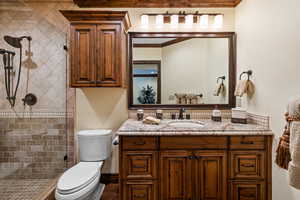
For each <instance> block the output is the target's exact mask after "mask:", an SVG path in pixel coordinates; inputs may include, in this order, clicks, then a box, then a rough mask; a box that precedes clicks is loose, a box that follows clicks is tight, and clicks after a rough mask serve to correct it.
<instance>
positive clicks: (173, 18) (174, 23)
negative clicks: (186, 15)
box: [171, 15, 178, 28]
mask: <svg viewBox="0 0 300 200" xmlns="http://www.w3.org/2000/svg"><path fill="white" fill-rule="evenodd" d="M171 26H172V28H176V27H177V26H178V15H172V16H171Z"/></svg>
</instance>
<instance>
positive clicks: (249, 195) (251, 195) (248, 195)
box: [241, 194, 256, 198]
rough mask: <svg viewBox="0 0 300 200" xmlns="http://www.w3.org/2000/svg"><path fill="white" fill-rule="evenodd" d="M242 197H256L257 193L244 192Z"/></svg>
mask: <svg viewBox="0 0 300 200" xmlns="http://www.w3.org/2000/svg"><path fill="white" fill-rule="evenodd" d="M241 197H245V198H255V197H256V195H255V194H246V195H245V194H242V195H241Z"/></svg>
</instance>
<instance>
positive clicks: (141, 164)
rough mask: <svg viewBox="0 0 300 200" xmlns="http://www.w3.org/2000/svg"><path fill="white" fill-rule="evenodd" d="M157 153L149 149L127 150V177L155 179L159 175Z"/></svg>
mask: <svg viewBox="0 0 300 200" xmlns="http://www.w3.org/2000/svg"><path fill="white" fill-rule="evenodd" d="M156 155H157V153H156V152H151V151H149V152H147V151H142V152H139V151H125V152H124V153H123V167H124V173H123V175H124V177H123V178H125V179H141V178H142V179H155V178H156V177H157V175H156V172H157V165H156V163H157V156H156Z"/></svg>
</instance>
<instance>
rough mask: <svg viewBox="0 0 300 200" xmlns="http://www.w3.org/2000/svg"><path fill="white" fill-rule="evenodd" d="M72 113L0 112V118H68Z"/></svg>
mask: <svg viewBox="0 0 300 200" xmlns="http://www.w3.org/2000/svg"><path fill="white" fill-rule="evenodd" d="M73 115H74V114H73V112H68V113H66V112H0V118H67V117H68V118H70V117H73Z"/></svg>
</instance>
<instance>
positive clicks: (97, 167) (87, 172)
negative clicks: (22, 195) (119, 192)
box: [55, 130, 112, 200]
mask: <svg viewBox="0 0 300 200" xmlns="http://www.w3.org/2000/svg"><path fill="white" fill-rule="evenodd" d="M77 136H78V143H79V154H80V162H79V163H78V164H76V165H75V166H73V167H72V168H70V169H68V170H67V171H66V172H65V173H63V175H62V176H61V177H60V178H59V180H58V183H57V187H56V191H55V198H56V199H57V200H94V199H95V200H99V199H100V197H101V195H102V193H103V190H104V187H105V185H104V184H101V183H100V177H101V168H102V166H103V161H104V160H106V159H107V158H108V157H109V156H110V154H111V140H112V139H111V131H110V130H88V131H80V132H79V133H78V134H77Z"/></svg>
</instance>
